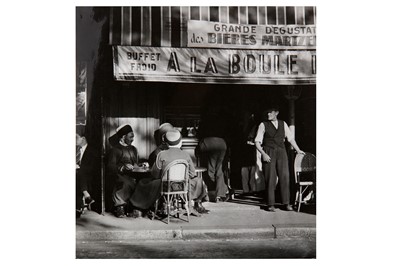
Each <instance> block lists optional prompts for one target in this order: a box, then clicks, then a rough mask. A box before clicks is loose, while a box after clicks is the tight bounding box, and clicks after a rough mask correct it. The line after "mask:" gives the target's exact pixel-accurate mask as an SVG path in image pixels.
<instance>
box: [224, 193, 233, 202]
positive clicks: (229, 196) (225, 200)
mask: <svg viewBox="0 0 400 266" xmlns="http://www.w3.org/2000/svg"><path fill="white" fill-rule="evenodd" d="M230 199H231V195H230V194H227V195H226V197H222V201H223V202H227V201H228V200H230Z"/></svg>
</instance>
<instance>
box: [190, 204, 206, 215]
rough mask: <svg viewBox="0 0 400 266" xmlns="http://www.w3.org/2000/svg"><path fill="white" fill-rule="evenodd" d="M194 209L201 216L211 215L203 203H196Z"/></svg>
mask: <svg viewBox="0 0 400 266" xmlns="http://www.w3.org/2000/svg"><path fill="white" fill-rule="evenodd" d="M193 209H194V210H195V211H196V212H198V213H200V214H207V213H210V211H209V210H207V209H206V208H204V206H203V205H201V203H197V204H196V203H195V205H194V207H193Z"/></svg>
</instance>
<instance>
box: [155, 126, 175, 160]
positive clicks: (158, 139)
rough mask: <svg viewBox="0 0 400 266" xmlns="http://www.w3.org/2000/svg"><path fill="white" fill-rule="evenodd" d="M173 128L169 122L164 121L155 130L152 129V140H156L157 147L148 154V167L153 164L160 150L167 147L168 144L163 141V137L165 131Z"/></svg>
mask: <svg viewBox="0 0 400 266" xmlns="http://www.w3.org/2000/svg"><path fill="white" fill-rule="evenodd" d="M173 129H174V127H173V126H172V125H171V124H170V123H164V124H162V125H160V127H159V128H158V129H157V130H156V131H154V140H155V141H156V145H157V148H156V149H155V150H154V151H153V152H152V153H151V154H150V156H149V165H150V167H152V166H153V164H154V162H155V161H156V158H157V155H158V154H159V153H160V151H164V150H167V149H168V144H167V143H166V142H165V139H164V138H165V133H167V132H168V131H170V130H173Z"/></svg>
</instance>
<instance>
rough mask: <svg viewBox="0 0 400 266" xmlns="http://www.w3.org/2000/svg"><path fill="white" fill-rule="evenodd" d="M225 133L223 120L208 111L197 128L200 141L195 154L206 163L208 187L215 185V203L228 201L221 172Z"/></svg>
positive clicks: (225, 148)
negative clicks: (201, 157)
mask: <svg viewBox="0 0 400 266" xmlns="http://www.w3.org/2000/svg"><path fill="white" fill-rule="evenodd" d="M225 131H226V128H225V123H224V121H223V119H222V118H221V117H220V116H219V115H218V114H217V113H216V112H215V111H214V110H211V111H210V113H209V114H208V115H207V116H206V117H205V119H204V120H203V121H201V124H200V126H199V138H200V141H199V144H198V147H197V151H196V153H197V154H200V155H201V156H203V158H204V159H205V160H206V161H207V172H206V173H207V174H206V176H207V177H206V178H208V180H207V181H208V182H209V184H208V186H214V185H215V202H216V203H218V202H221V201H227V200H228V199H229V190H228V184H227V180H226V179H225V176H224V172H223V162H224V159H225V155H226V153H227V144H226V141H225V139H224V137H225V133H226V132H225ZM206 183H207V182H206Z"/></svg>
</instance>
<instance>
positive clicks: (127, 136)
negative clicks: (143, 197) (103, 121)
mask: <svg viewBox="0 0 400 266" xmlns="http://www.w3.org/2000/svg"><path fill="white" fill-rule="evenodd" d="M133 138H134V134H133V130H132V127H131V126H129V125H125V126H123V127H122V128H120V129H119V130H117V133H116V134H115V135H113V136H111V137H110V139H117V140H118V143H116V144H114V146H113V148H112V149H111V151H110V154H109V158H108V164H107V170H108V176H109V177H110V178H111V179H112V180H113V181H114V183H115V186H114V189H113V192H112V200H113V202H114V208H115V209H114V214H115V216H116V217H118V218H122V217H125V216H126V213H125V211H126V205H127V203H128V201H129V199H130V197H131V196H132V194H133V192H134V190H135V186H136V181H135V179H134V173H133V170H134V168H137V167H138V152H137V149H136V147H134V146H132V145H131V144H132V142H133ZM110 142H111V140H110Z"/></svg>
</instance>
